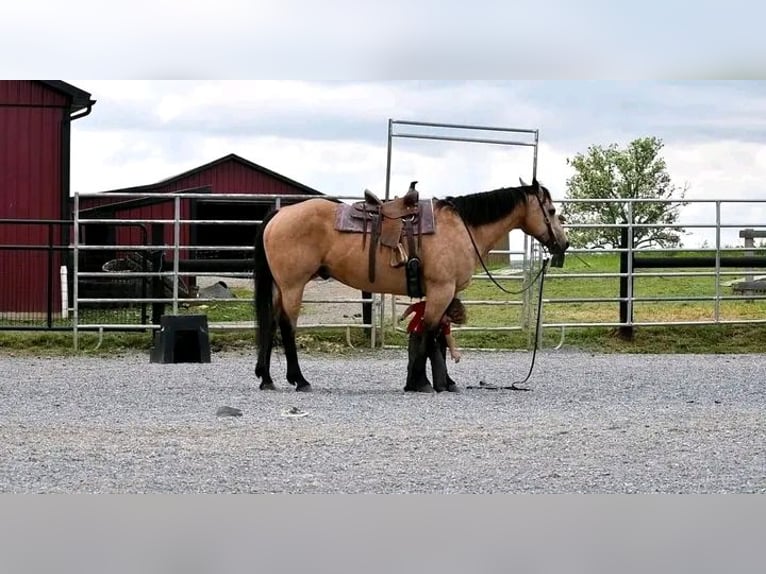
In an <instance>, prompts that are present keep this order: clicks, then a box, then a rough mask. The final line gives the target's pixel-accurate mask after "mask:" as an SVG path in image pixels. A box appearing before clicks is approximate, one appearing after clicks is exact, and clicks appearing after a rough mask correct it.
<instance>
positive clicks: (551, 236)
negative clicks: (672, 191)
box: [535, 192, 556, 249]
mask: <svg viewBox="0 0 766 574" xmlns="http://www.w3.org/2000/svg"><path fill="white" fill-rule="evenodd" d="M540 193H541V192H538V193H536V194H535V197H536V198H537V204H538V205H539V206H540V212H541V213H542V214H543V221H545V227H547V228H548V242H549V243H553V242H554V241H555V240H556V234H555V233H553V225H552V224H551V219H550V217H548V212H547V211H546V210H545V206H544V205H543V200H542V199H541V198H540ZM538 241H540V240H539V239H538ZM540 244H541V245H543V247H546V248H548V249H550V247H548V246H547V245H545V243H543V242H542V241H540Z"/></svg>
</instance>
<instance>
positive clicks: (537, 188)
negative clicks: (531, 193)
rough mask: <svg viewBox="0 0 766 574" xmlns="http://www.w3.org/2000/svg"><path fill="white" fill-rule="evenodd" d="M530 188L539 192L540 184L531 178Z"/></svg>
mask: <svg viewBox="0 0 766 574" xmlns="http://www.w3.org/2000/svg"><path fill="white" fill-rule="evenodd" d="M532 187H533V188H535V191H539V189H540V182H539V181H537V178H536V177H534V178H532Z"/></svg>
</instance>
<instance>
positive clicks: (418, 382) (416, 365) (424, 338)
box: [404, 332, 434, 393]
mask: <svg viewBox="0 0 766 574" xmlns="http://www.w3.org/2000/svg"><path fill="white" fill-rule="evenodd" d="M429 336H433V334H429V333H428V332H424V333H411V334H410V339H409V344H408V349H407V351H408V355H409V360H408V362H407V383H406V384H405V385H404V390H405V391H410V392H416V393H432V392H434V389H433V387H432V386H431V381H429V380H428V376H427V375H426V359H427V358H428V348H429V345H428V337H429Z"/></svg>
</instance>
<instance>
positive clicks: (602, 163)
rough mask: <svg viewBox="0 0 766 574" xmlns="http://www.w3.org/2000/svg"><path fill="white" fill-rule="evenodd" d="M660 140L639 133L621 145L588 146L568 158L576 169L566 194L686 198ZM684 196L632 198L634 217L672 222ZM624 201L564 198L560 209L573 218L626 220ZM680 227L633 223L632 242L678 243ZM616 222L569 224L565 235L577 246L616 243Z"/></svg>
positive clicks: (635, 220)
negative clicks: (565, 201)
mask: <svg viewBox="0 0 766 574" xmlns="http://www.w3.org/2000/svg"><path fill="white" fill-rule="evenodd" d="M663 145H664V144H663V143H662V140H660V139H658V138H654V137H647V138H639V139H635V140H633V141H632V142H630V143H629V144H628V145H627V146H626V147H625V148H623V149H621V148H619V147H618V146H617V144H611V145H609V146H607V147H603V146H591V147H589V148H588V151H587V152H586V153H584V154H582V153H579V154H577V155H575V156H574V158H572V159H567V164H568V165H571V166H572V167H573V168H574V169H575V174H574V175H573V176H572V177H570V178H569V179H568V180H567V197H568V198H570V199H615V200H619V199H625V198H642V199H676V200H682V199H684V197H685V195H686V191H687V186H684V187H682V188H679V187H678V186H676V185H673V183H672V182H671V178H670V175H669V174H668V171H667V166H666V164H665V160H664V159H663V158H662V156H661V155H660V152H661V151H662V148H663ZM682 205H686V203H685V202H682V201H679V202H678V203H653V202H633V208H632V210H633V212H632V219H633V223H637V224H641V223H646V224H663V225H671V224H674V223H676V221H678V213H679V210H680V207H681V206H682ZM628 209H629V207H628V203H626V202H620V201H614V202H611V201H608V202H603V203H568V204H567V205H566V209H565V211H564V213H565V215H566V220H567V222H568V223H571V224H577V223H580V224H598V223H603V224H619V223H623V224H624V223H628V216H629V213H628ZM683 232H684V230H683V229H681V228H666V227H648V228H647V227H635V228H634V229H633V241H634V246H635V247H640V246H651V245H656V246H660V247H672V246H678V245H679V244H680V240H681V235H682V234H683ZM620 233H621V230H620V228H614V227H613V228H595V227H593V228H586V229H570V230H568V235H569V239H570V242H571V243H572V245H574V246H577V247H600V248H610V247H619V245H620Z"/></svg>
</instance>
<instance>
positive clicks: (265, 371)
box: [255, 321, 277, 391]
mask: <svg viewBox="0 0 766 574" xmlns="http://www.w3.org/2000/svg"><path fill="white" fill-rule="evenodd" d="M276 326H277V325H276V322H274V321H272V322H271V324H270V325H269V326H268V328H267V329H266V331H265V332H264V335H263V337H262V339H261V345H262V347H261V349H260V352H259V354H258V360H257V361H256V363H255V376H256V377H258V378H259V379H261V384H260V386H259V388H260V389H261V390H262V391H273V390H276V387H275V386H274V380H273V379H272V378H271V351H272V349H273V348H274V331H275V330H276ZM261 328H263V327H261Z"/></svg>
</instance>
